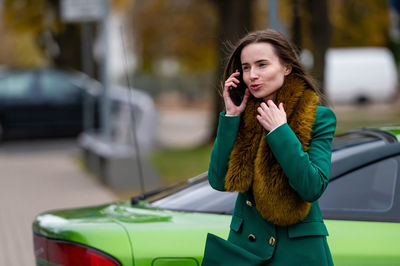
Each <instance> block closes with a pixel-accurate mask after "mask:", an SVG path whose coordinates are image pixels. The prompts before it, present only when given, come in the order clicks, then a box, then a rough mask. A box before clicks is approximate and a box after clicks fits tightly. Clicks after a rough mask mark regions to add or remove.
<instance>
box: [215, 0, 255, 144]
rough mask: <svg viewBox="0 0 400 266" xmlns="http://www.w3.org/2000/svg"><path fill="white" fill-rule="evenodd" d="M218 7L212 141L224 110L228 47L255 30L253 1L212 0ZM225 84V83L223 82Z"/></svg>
mask: <svg viewBox="0 0 400 266" xmlns="http://www.w3.org/2000/svg"><path fill="white" fill-rule="evenodd" d="M211 1H212V2H213V3H214V5H215V6H216V7H217V10H218V12H217V14H218V28H217V32H218V36H219V37H218V39H219V40H218V56H217V58H218V60H217V61H218V62H219V64H218V65H219V67H218V69H217V71H216V77H215V84H217V86H218V88H216V89H214V90H213V91H214V112H213V113H212V115H213V117H212V119H213V120H212V121H213V124H212V129H211V136H210V141H213V140H214V138H215V136H216V133H217V127H218V117H219V116H218V113H219V112H221V111H222V110H223V108H224V103H223V101H222V97H221V86H220V84H221V80H220V79H221V77H222V74H223V70H224V69H223V67H224V65H225V63H226V62H225V60H224V59H225V58H226V56H227V52H229V51H227V47H229V44H230V43H231V44H233V43H236V42H237V41H238V40H239V39H240V38H241V37H243V36H244V35H245V34H246V33H248V32H249V31H251V30H253V13H252V11H253V4H254V1H253V0H235V1H231V0H211ZM222 82H223V81H222Z"/></svg>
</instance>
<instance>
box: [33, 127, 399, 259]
mask: <svg viewBox="0 0 400 266" xmlns="http://www.w3.org/2000/svg"><path fill="white" fill-rule="evenodd" d="M399 140H400V127H391V128H389V127H387V128H381V129H361V130H354V131H349V132H346V133H344V134H342V135H339V136H336V137H335V138H334V141H333V145H332V147H333V153H332V170H331V176H330V182H329V185H328V187H327V190H326V191H325V193H324V194H323V196H322V197H321V198H320V200H319V204H320V207H321V211H322V213H323V216H324V218H325V219H326V220H325V223H326V225H327V228H328V231H329V234H330V235H329V237H328V242H329V245H330V249H331V252H332V255H333V260H334V262H335V264H336V265H363V266H364V265H400V250H399V248H398V245H397V244H398V240H399V239H400V182H399V178H400V176H399V175H400V167H399V166H400V143H399ZM235 199H236V193H230V192H219V191H216V190H213V189H212V188H211V187H210V185H209V184H208V181H207V173H204V174H202V175H200V176H198V177H195V178H192V179H189V180H188V181H187V183H185V184H178V185H177V186H175V187H170V188H168V189H161V190H158V191H152V192H149V193H147V194H145V195H141V196H139V197H135V198H132V200H131V201H125V202H115V203H110V204H106V205H101V206H93V207H87V208H78V209H66V210H55V211H49V212H45V213H42V214H40V215H39V216H37V218H36V219H35V220H34V222H33V238H34V249H35V250H34V251H35V253H34V254H35V257H36V263H37V265H77V264H76V263H77V262H79V263H80V264H79V265H126V266H132V265H142V266H145V265H149V266H150V265H152V266H159V265H163V266H168V265H171V266H172V265H188V266H190V265H193V266H195V265H200V264H201V262H202V256H203V251H204V245H205V241H206V236H207V233H208V232H210V233H213V234H216V235H219V236H220V237H223V238H226V237H227V235H228V233H229V223H230V219H231V215H232V212H233V209H234V204H235ZM278 241H279V240H278ZM278 244H279V243H278Z"/></svg>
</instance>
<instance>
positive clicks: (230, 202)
mask: <svg viewBox="0 0 400 266" xmlns="http://www.w3.org/2000/svg"><path fill="white" fill-rule="evenodd" d="M236 194H237V193H232V192H220V191H216V190H214V189H213V188H212V187H211V186H210V185H209V183H208V181H207V179H206V177H204V178H203V179H202V180H200V181H199V182H196V183H194V184H191V185H189V186H188V187H185V188H183V189H181V190H179V191H177V192H175V193H172V194H169V195H167V196H166V197H163V198H161V199H158V200H155V201H153V202H151V203H150V204H149V206H150V207H153V208H160V209H169V210H179V211H193V212H209V213H222V214H231V213H233V209H234V204H235V198H236Z"/></svg>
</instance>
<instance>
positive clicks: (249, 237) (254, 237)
mask: <svg viewBox="0 0 400 266" xmlns="http://www.w3.org/2000/svg"><path fill="white" fill-rule="evenodd" d="M247 238H248V239H249V240H250V241H251V242H254V241H256V236H255V235H253V234H250V235H249V236H248V237H247Z"/></svg>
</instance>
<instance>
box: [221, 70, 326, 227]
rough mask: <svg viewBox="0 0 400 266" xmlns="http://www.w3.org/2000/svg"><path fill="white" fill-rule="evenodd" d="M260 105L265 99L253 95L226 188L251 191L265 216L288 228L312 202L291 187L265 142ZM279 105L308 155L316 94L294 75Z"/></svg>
mask: <svg viewBox="0 0 400 266" xmlns="http://www.w3.org/2000/svg"><path fill="white" fill-rule="evenodd" d="M261 102H262V99H256V98H255V97H253V96H250V98H249V100H248V102H247V106H246V110H245V112H244V113H243V114H242V117H241V121H240V126H239V131H238V134H237V137H236V140H235V144H234V146H233V149H232V152H231V155H230V160H229V164H228V172H227V174H226V178H225V188H226V190H227V191H239V192H246V191H250V192H252V193H253V196H254V200H255V205H256V207H257V210H258V211H259V212H260V214H261V215H262V217H264V218H265V219H267V220H268V221H270V222H272V223H273V224H276V225H281V226H287V225H291V224H295V223H297V222H300V221H301V220H303V219H304V218H305V216H306V215H307V214H308V212H309V210H310V206H311V203H309V202H306V201H304V200H303V199H302V198H301V197H300V196H299V195H298V193H297V192H296V191H295V190H294V189H293V188H292V187H291V186H290V185H289V181H288V179H287V177H286V176H285V174H284V172H283V170H282V168H281V166H280V165H279V163H278V162H277V160H276V159H275V157H274V155H273V153H272V151H271V150H270V148H269V146H268V144H267V142H266V140H265V139H264V137H265V136H266V135H267V133H268V132H267V131H266V130H265V129H264V128H263V127H262V126H261V124H260V123H259V122H258V120H257V118H256V115H257V114H258V112H257V108H258V107H259V105H260V104H261ZM280 102H282V103H283V106H284V108H285V112H286V114H287V120H288V124H289V126H290V128H291V129H292V130H293V132H294V133H295V134H296V136H297V138H298V139H299V141H300V142H301V144H302V146H303V150H304V151H305V152H306V151H307V150H308V147H309V143H310V139H311V131H312V126H313V124H314V120H315V113H316V109H317V106H318V103H319V98H318V96H317V94H316V93H315V92H314V91H313V90H311V89H309V88H308V86H307V85H306V83H305V82H304V80H303V79H301V78H300V77H297V76H296V75H294V74H291V75H289V76H287V77H286V78H285V81H284V84H283V86H282V87H281V88H280V89H279V91H278V93H277V98H276V104H279V103H280ZM288 148H290V147H288ZM280 152H285V151H283V150H282V151H280Z"/></svg>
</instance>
